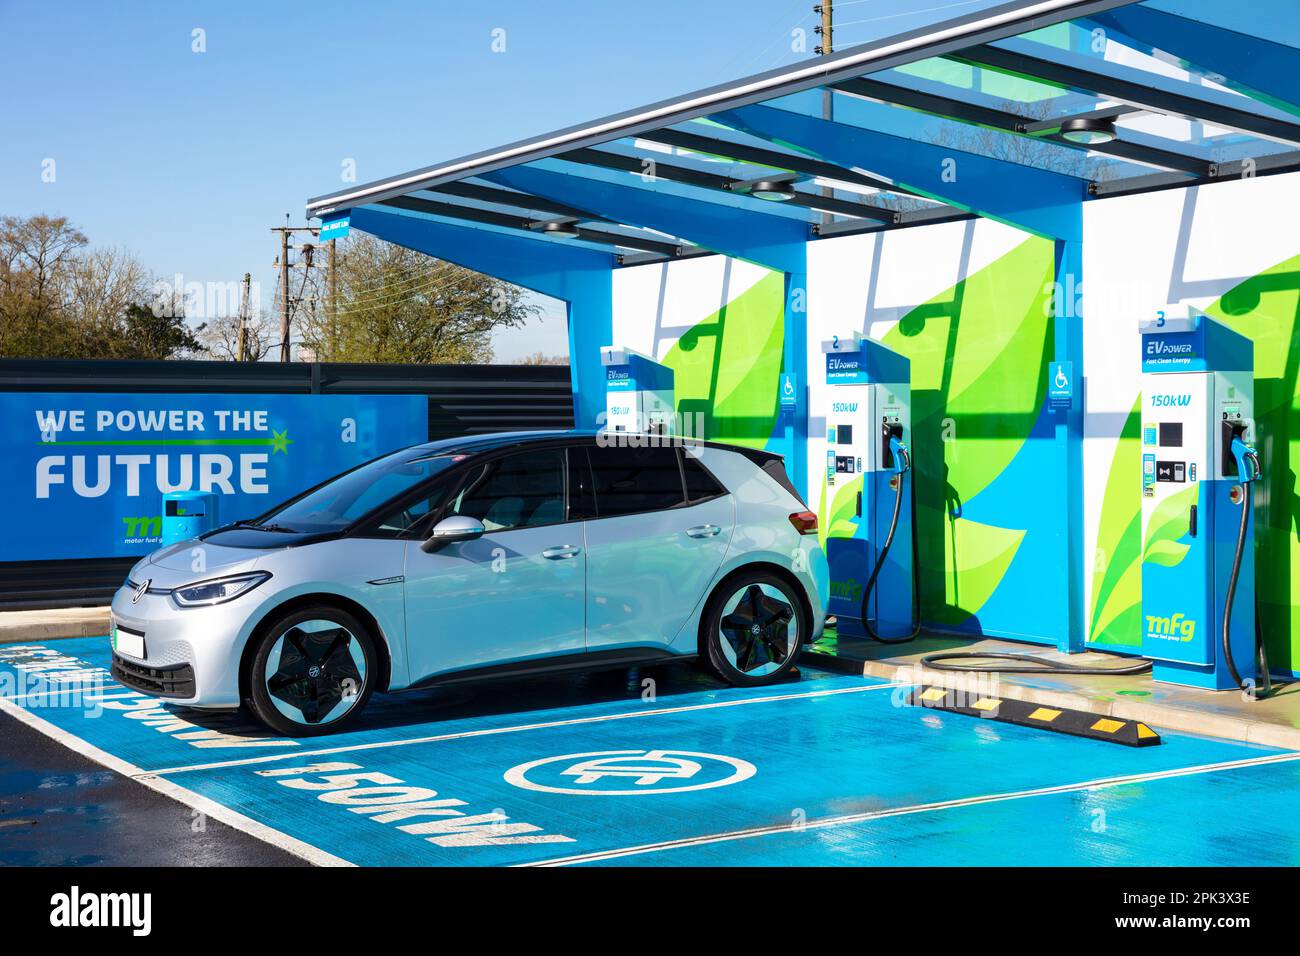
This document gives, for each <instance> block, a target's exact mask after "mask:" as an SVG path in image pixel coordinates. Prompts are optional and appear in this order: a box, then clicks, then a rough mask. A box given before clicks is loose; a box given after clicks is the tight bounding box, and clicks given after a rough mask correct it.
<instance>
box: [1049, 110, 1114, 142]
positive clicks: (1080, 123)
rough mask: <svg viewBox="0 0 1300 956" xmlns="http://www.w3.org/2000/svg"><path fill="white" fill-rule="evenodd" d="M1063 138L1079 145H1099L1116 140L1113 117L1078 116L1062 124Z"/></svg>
mask: <svg viewBox="0 0 1300 956" xmlns="http://www.w3.org/2000/svg"><path fill="white" fill-rule="evenodd" d="M1061 139H1063V140H1066V141H1067V142H1070V143H1075V144H1077V145H1079V146H1099V145H1101V144H1102V143H1113V142H1114V141H1115V121H1114V120H1113V119H1093V118H1090V117H1086V116H1076V117H1075V118H1074V119H1068V120H1066V121H1065V122H1064V123H1062V124H1061Z"/></svg>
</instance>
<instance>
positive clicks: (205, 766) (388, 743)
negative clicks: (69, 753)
mask: <svg viewBox="0 0 1300 956" xmlns="http://www.w3.org/2000/svg"><path fill="white" fill-rule="evenodd" d="M903 686H906V685H905V684H870V685H868V686H865V687H841V688H836V689H833V690H816V691H808V692H806V693H803V694H779V695H774V696H772V697H747V698H745V699H743V700H724V701H716V702H714V703H711V704H689V705H686V706H683V707H662V708H658V709H656V710H634V711H629V712H627V713H621V714H602V715H598V716H595V717H571V718H568V719H566V720H548V721H543V722H540V723H535V724H516V725H514V726H510V727H485V728H483V729H482V730H463V731H460V732H458V733H451V734H436V735H434V736H430V737H409V738H406V739H404V740H378V741H375V742H373V743H368V744H344V745H342V746H339V747H326V748H323V749H320V750H295V751H293V752H292V753H279V754H266V755H264V756H260V757H245V758H243V759H241V760H223V761H218V762H215V763H199V764H191V765H189V766H184V767H165V768H163V769H162V770H150V771H147V772H148V773H150V774H154V775H158V776H161V775H163V774H174V773H189V772H190V771H192V770H216V769H220V768H223V767H244V766H248V765H249V764H257V763H269V762H271V761H274V760H285V759H289V758H293V759H297V758H300V757H324V756H327V755H329V754H339V753H350V752H352V751H357V750H383V749H386V748H389V747H409V746H411V745H412V744H429V743H437V742H438V741H442V740H463V739H465V738H467V737H489V736H493V735H496V734H513V733H519V732H520V731H525V730H545V729H547V728H550V727H570V726H574V725H576V724H595V723H600V722H602V721H607V720H628V719H630V718H633V717H658V716H661V715H664V714H683V713H687V712H689V711H696V710H715V709H718V708H722V707H740V706H743V705H745V704H763V703H767V702H769V701H778V700H805V699H808V698H813V697H832V696H835V695H838V694H861V693H863V692H864V691H871V690H886V689H888V688H891V687H903Z"/></svg>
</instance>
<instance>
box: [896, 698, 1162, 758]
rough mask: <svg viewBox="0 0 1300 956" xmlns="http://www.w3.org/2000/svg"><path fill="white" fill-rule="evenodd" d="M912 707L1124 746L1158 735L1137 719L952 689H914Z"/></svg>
mask: <svg viewBox="0 0 1300 956" xmlns="http://www.w3.org/2000/svg"><path fill="white" fill-rule="evenodd" d="M907 702H908V703H909V704H911V705H912V706H914V707H928V708H930V709H931V710H942V711H946V712H949V713H954V714H965V715H966V716H967V717H980V718H982V719H984V720H998V721H1001V722H1002V723H1005V724H1019V725H1020V726H1021V727H1037V728H1039V729H1041V730H1055V731H1056V732H1057V733H1062V734H1073V735H1074V736H1075V737H1089V738H1091V739H1093V740H1105V741H1108V742H1110V743H1113V744H1123V745H1124V746H1126V747H1154V746H1156V745H1157V744H1159V743H1160V735H1159V734H1158V733H1156V732H1155V731H1154V730H1152V729H1151V728H1150V727H1148V726H1147V725H1146V724H1144V723H1142V722H1141V721H1140V720H1120V719H1118V718H1115V717H1105V716H1102V715H1100V714H1092V713H1089V712H1088V711H1086V710H1069V709H1067V708H1064V707H1047V706H1045V705H1043V704H1031V703H1027V702H1025V701H1023V700H1010V699H1008V698H1006V697H994V696H991V695H989V696H985V695H980V694H976V693H972V692H971V691H968V690H963V689H960V688H955V687H933V686H931V687H918V688H916V689H915V690H913V691H912V694H911V696H910V697H909V698H908V701H907Z"/></svg>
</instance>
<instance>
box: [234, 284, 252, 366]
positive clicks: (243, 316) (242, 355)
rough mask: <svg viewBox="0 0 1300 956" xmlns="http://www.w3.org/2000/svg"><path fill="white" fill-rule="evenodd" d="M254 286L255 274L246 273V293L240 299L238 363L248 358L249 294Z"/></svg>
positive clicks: (236, 359)
mask: <svg viewBox="0 0 1300 956" xmlns="http://www.w3.org/2000/svg"><path fill="white" fill-rule="evenodd" d="M252 286H253V274H252V273H251V272H245V273H244V292H243V294H242V295H241V296H240V297H239V343H238V345H237V346H236V349H235V351H236V355H235V361H236V362H243V361H245V360H246V358H247V356H248V350H247V346H246V343H247V341H248V339H247V336H248V298H249V292H250V290H251V289H252Z"/></svg>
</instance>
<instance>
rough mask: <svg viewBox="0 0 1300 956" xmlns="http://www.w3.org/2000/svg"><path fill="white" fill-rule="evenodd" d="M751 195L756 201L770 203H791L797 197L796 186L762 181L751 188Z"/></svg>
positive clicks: (774, 181) (779, 181)
mask: <svg viewBox="0 0 1300 956" xmlns="http://www.w3.org/2000/svg"><path fill="white" fill-rule="evenodd" d="M749 194H750V195H751V196H753V197H754V198H755V199H766V200H767V201H768V202H789V201H790V200H791V199H793V198H794V196H795V193H794V184H793V183H788V182H784V181H782V180H770V179H761V180H759V181H758V182H756V183H754V184H753V185H752V186H750V187H749Z"/></svg>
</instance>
